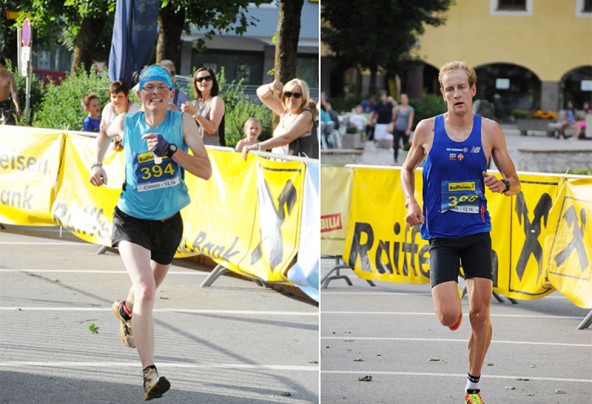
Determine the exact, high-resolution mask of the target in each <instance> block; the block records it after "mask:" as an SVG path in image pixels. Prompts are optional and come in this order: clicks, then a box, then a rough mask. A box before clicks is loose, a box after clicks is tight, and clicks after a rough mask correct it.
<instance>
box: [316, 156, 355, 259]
mask: <svg viewBox="0 0 592 404" xmlns="http://www.w3.org/2000/svg"><path fill="white" fill-rule="evenodd" d="M352 176H353V170H352V169H351V168H348V167H345V168H343V167H322V168H321V184H323V189H322V192H321V254H326V255H337V256H341V255H342V254H343V248H344V247H345V236H346V232H347V220H348V216H349V206H350V203H351V192H352Z"/></svg>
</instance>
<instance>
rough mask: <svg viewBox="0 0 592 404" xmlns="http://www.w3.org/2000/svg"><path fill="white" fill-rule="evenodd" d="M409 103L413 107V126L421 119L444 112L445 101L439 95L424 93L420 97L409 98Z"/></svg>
mask: <svg viewBox="0 0 592 404" xmlns="http://www.w3.org/2000/svg"><path fill="white" fill-rule="evenodd" d="M409 105H411V106H412V107H413V108H414V109H415V115H414V120H413V128H415V126H416V125H417V124H418V122H419V121H421V120H422V119H426V118H430V117H432V116H436V115H439V114H442V113H444V112H446V103H445V102H444V100H443V99H442V97H441V96H440V95H436V94H424V96H423V97H421V98H416V99H412V100H410V101H409Z"/></svg>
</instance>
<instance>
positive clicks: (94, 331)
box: [88, 323, 99, 334]
mask: <svg viewBox="0 0 592 404" xmlns="http://www.w3.org/2000/svg"><path fill="white" fill-rule="evenodd" d="M88 330H89V331H90V332H91V334H98V333H99V327H97V325H96V324H95V323H92V324H90V325H89V326H88Z"/></svg>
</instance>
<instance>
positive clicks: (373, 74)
mask: <svg viewBox="0 0 592 404" xmlns="http://www.w3.org/2000/svg"><path fill="white" fill-rule="evenodd" d="M377 71H378V66H376V65H374V66H372V67H371V68H370V94H371V95H373V94H376V93H377V88H376V72H377Z"/></svg>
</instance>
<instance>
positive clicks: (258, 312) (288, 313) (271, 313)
mask: <svg viewBox="0 0 592 404" xmlns="http://www.w3.org/2000/svg"><path fill="white" fill-rule="evenodd" d="M0 311H78V312H81V311H83V312H89V311H90V312H92V311H111V307H72V306H68V307H24V306H21V307H16V306H15V307H0ZM153 311H154V312H155V313H190V314H228V315H230V314H246V315H257V316H258V315H262V316H311V317H318V315H319V313H317V312H298V311H263V310H197V309H196V310H193V309H154V310H153ZM0 368H1V367H0Z"/></svg>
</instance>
